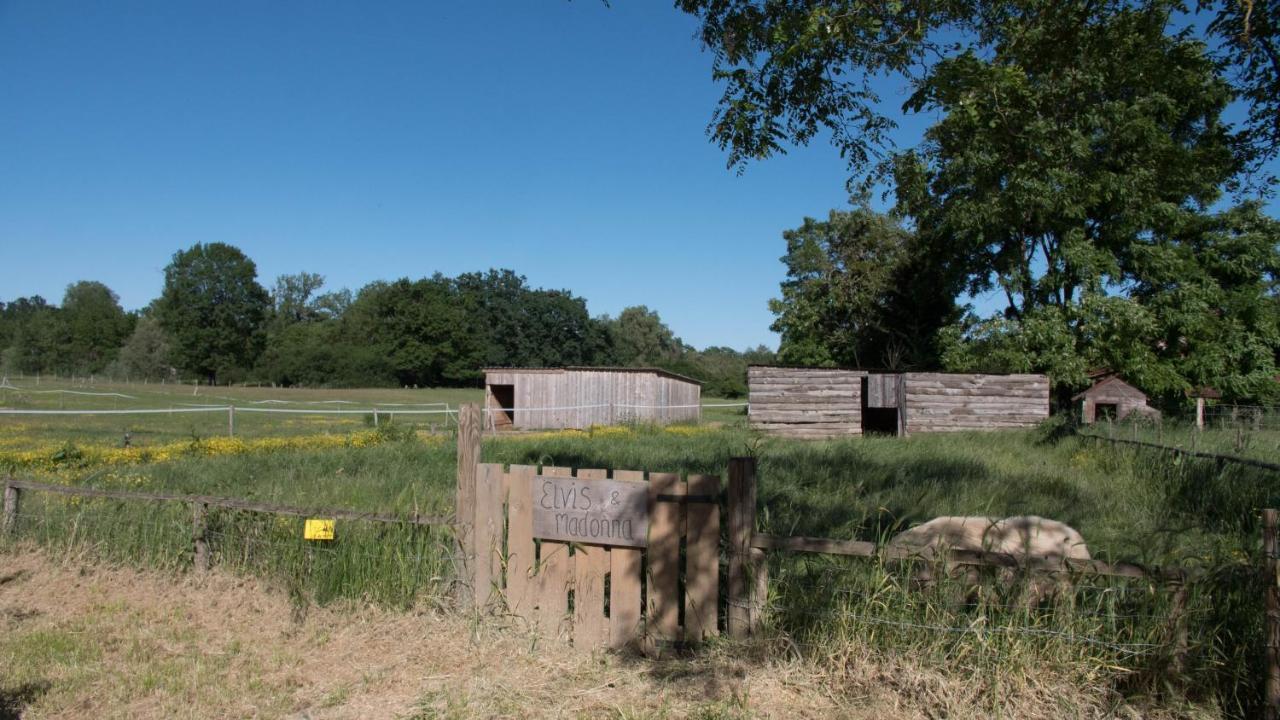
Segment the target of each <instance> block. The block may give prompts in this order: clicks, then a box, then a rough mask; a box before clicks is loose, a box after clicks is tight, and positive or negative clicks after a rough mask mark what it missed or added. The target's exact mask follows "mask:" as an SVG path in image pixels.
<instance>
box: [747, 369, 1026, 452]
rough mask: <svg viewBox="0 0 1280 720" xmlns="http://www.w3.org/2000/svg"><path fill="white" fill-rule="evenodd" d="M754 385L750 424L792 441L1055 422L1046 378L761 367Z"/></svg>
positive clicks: (750, 375)
mask: <svg viewBox="0 0 1280 720" xmlns="http://www.w3.org/2000/svg"><path fill="white" fill-rule="evenodd" d="M747 386H748V390H749V394H750V408H749V410H748V421H749V423H750V425H751V426H752V427H754V428H756V429H759V430H763V431H765V432H768V433H770V434H774V435H782V436H788V437H809V438H831V437H841V436H849V435H862V434H864V433H871V432H874V433H885V434H891V435H908V434H911V433H915V432H945V431H955V430H995V429H1001V428H1021V427H1031V426H1034V425H1035V424H1037V423H1039V422H1040V421H1041V420H1044V419H1045V418H1047V417H1049V378H1047V377H1046V376H1044V375H989V374H975V373H892V372H877V371H869V370H858V369H842V368H796V367H775V366H762V365H753V366H751V367H750V368H748V369H747Z"/></svg>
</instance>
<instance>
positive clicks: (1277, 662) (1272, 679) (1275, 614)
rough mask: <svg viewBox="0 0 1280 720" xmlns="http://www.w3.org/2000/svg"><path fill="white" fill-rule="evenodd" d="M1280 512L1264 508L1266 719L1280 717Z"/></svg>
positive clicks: (1274, 719)
mask: <svg viewBox="0 0 1280 720" xmlns="http://www.w3.org/2000/svg"><path fill="white" fill-rule="evenodd" d="M1276 525H1277V512H1276V511H1275V510H1273V509H1271V508H1268V509H1266V510H1263V511H1262V550H1263V553H1264V555H1265V556H1266V566H1265V567H1266V570H1265V572H1266V575H1265V577H1264V579H1265V580H1266V593H1267V704H1266V717H1267V720H1277V718H1280V553H1278V552H1277V542H1276Z"/></svg>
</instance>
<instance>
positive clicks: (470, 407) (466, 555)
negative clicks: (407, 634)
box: [453, 404, 482, 607]
mask: <svg viewBox="0 0 1280 720" xmlns="http://www.w3.org/2000/svg"><path fill="white" fill-rule="evenodd" d="M481 423H482V420H481V418H480V406H479V405H475V404H467V405H463V406H461V407H460V408H458V488H457V499H456V504H455V507H454V515H453V517H454V521H453V523H454V524H453V531H454V536H455V537H456V539H457V549H456V553H455V561H454V571H455V572H456V573H457V579H458V586H457V587H458V598H457V600H458V606H459V607H470V606H471V605H472V604H473V602H474V600H473V598H474V595H473V589H474V587H473V584H474V582H475V568H476V547H475V532H474V529H473V527H472V525H473V524H474V522H475V514H476V466H477V464H478V463H479V462H480V431H481Z"/></svg>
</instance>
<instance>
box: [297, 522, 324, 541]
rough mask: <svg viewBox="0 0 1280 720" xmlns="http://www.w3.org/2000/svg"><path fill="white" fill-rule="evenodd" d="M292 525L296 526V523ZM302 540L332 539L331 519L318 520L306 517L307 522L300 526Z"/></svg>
mask: <svg viewBox="0 0 1280 720" xmlns="http://www.w3.org/2000/svg"><path fill="white" fill-rule="evenodd" d="M294 527H297V526H296V525H295V526H294ZM302 539H303V540H332V539H333V521H332V520H318V519H314V518H307V522H306V524H305V525H303V526H302Z"/></svg>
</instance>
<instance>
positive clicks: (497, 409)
mask: <svg viewBox="0 0 1280 720" xmlns="http://www.w3.org/2000/svg"><path fill="white" fill-rule="evenodd" d="M489 416H490V418H491V419H492V423H493V427H494V428H495V429H498V430H502V429H509V428H511V427H512V426H513V425H515V422H516V386H515V385H490V386H489Z"/></svg>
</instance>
